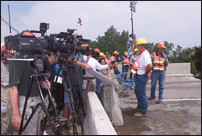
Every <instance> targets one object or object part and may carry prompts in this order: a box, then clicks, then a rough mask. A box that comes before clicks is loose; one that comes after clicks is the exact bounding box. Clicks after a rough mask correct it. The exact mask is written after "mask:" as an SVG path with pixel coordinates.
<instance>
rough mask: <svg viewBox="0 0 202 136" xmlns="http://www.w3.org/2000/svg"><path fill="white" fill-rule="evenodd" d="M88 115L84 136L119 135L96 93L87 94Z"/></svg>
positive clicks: (84, 126)
mask: <svg viewBox="0 0 202 136" xmlns="http://www.w3.org/2000/svg"><path fill="white" fill-rule="evenodd" d="M87 99H88V103H87V111H88V113H87V115H86V117H85V119H84V122H83V130H84V135H117V133H116V131H115V129H114V127H113V125H112V123H111V122H110V120H109V118H108V116H107V114H106V112H105V110H104V108H103V106H102V104H101V102H100V100H99V99H98V97H97V95H96V93H95V92H88V94H87Z"/></svg>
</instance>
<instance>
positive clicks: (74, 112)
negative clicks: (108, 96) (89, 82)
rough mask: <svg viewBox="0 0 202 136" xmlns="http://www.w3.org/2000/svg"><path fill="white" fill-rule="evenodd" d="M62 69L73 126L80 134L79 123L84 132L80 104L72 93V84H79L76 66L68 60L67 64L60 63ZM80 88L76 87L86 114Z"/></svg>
mask: <svg viewBox="0 0 202 136" xmlns="http://www.w3.org/2000/svg"><path fill="white" fill-rule="evenodd" d="M60 69H61V71H62V77H63V85H64V91H67V97H68V99H69V103H68V105H69V107H70V113H71V116H72V120H71V121H72V127H73V134H74V135H75V134H76V135H78V130H77V124H80V125H81V131H82V132H81V133H82V134H83V126H82V123H81V119H80V118H78V117H79V115H78V112H79V111H78V105H77V103H75V101H74V99H75V96H74V95H73V93H72V89H73V87H72V84H75V83H76V86H78V82H77V81H76V76H75V73H74V67H73V66H72V64H71V63H70V62H67V63H66V64H65V65H60ZM60 69H59V71H60ZM59 71H58V72H59ZM70 74H72V76H73V77H72V78H73V79H72V80H71V79H70ZM56 79H57V78H56ZM73 82H74V83H73ZM78 90H79V89H78V88H76V92H77V94H78V97H79V100H80V102H81V108H82V111H83V114H84V116H85V113H84V109H83V104H82V102H83V101H82V97H81V94H80V92H79V91H78Z"/></svg>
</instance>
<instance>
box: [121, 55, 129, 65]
mask: <svg viewBox="0 0 202 136" xmlns="http://www.w3.org/2000/svg"><path fill="white" fill-rule="evenodd" d="M123 58H124V60H123V61H125V62H127V63H128V62H129V58H128V57H123ZM123 61H122V62H121V64H122V65H128V64H126V63H123Z"/></svg>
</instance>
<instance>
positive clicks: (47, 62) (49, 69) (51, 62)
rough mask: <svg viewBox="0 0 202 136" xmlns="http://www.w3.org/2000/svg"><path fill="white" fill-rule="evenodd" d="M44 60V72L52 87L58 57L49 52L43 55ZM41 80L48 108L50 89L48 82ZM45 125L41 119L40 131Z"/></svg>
mask: <svg viewBox="0 0 202 136" xmlns="http://www.w3.org/2000/svg"><path fill="white" fill-rule="evenodd" d="M42 60H43V64H44V71H43V72H42V73H46V82H47V83H48V86H49V88H50V86H51V83H52V81H53V79H54V77H55V64H56V63H57V62H58V57H57V56H55V55H54V54H53V53H52V52H48V53H47V56H46V55H44V56H42ZM40 82H41V89H42V94H43V97H44V98H45V99H46V101H47V103H45V106H46V109H47V108H48V105H49V100H48V97H46V96H47V95H48V90H47V89H46V83H45V82H42V81H40ZM54 106H56V105H54ZM43 117H45V114H43ZM43 125H44V119H42V120H41V127H40V131H42V128H43ZM43 134H46V131H44V132H43Z"/></svg>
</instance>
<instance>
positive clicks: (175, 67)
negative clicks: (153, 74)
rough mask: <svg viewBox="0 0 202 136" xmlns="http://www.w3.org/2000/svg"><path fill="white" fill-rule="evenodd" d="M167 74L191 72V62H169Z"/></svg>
mask: <svg viewBox="0 0 202 136" xmlns="http://www.w3.org/2000/svg"><path fill="white" fill-rule="evenodd" d="M166 74H191V63H169V64H168V66H167V68H166Z"/></svg>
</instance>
